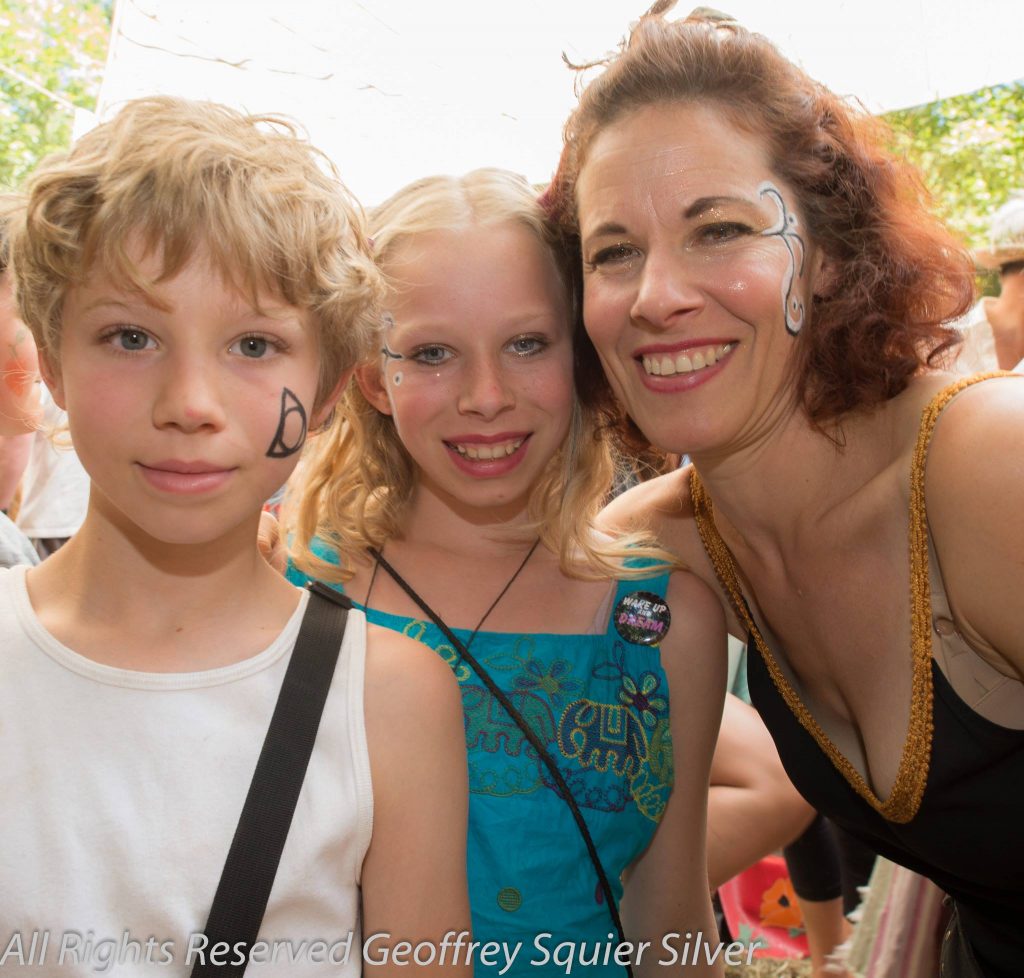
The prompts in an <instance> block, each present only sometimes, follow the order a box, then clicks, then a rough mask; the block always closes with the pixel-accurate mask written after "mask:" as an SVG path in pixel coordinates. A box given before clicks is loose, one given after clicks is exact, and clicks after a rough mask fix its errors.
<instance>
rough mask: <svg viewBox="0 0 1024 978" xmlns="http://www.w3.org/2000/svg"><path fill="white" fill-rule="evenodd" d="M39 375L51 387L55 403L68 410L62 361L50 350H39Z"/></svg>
mask: <svg viewBox="0 0 1024 978" xmlns="http://www.w3.org/2000/svg"><path fill="white" fill-rule="evenodd" d="M38 356H39V376H40V377H42V378H43V383H44V384H46V386H47V387H48V388H49V389H50V393H51V394H52V395H53V403H54V404H56V405H57V407H59V408H60V409H61V410H62V411H66V410H67V401H66V400H65V398H64V376H63V374H62V373H61V369H60V362H59V361H58V360H55V359H54V357H53V356H52V354H51V353H50V351H49V350H39V351H38Z"/></svg>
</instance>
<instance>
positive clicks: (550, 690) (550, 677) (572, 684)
mask: <svg viewBox="0 0 1024 978" xmlns="http://www.w3.org/2000/svg"><path fill="white" fill-rule="evenodd" d="M525 668H526V673H525V674H522V673H521V674H520V675H518V676H516V678H515V686H516V689H522V690H538V689H539V690H543V691H544V692H545V693H547V695H548V696H549V697H550V698H551V702H552V703H553V704H554V706H555V708H556V709H559V710H560V709H561V708H562V707H563V706H564V705H565V703H566V702H567V700H568V699H571V698H572V697H573V696H575V695H576V693H578V692H579V691H580V690H581V689H582V688H583V683H582V682H581V681H580V680H579V679H573V678H572V675H571V672H572V665H571V664H570V663H569V662H568V661H567V660H565V659H555V660H554V662H552V663H551V665H549V666H546V665H545V663H544V662H542V661H541V660H540V659H528V660H527V661H526V664H525Z"/></svg>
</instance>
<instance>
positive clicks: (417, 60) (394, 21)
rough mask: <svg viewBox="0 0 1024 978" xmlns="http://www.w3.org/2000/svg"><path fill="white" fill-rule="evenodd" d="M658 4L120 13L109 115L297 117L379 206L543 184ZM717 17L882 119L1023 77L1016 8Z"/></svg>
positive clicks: (800, 0)
mask: <svg viewBox="0 0 1024 978" xmlns="http://www.w3.org/2000/svg"><path fill="white" fill-rule="evenodd" d="M646 2H647V0H640V2H638V3H637V2H626V0H515V2H505V0H330V2H327V0H291V2H288V0H273V2H271V0H119V2H118V3H117V4H116V6H115V22H114V36H113V39H112V43H111V53H110V62H109V65H108V68H107V72H106V75H105V79H104V83H103V88H102V91H101V95H100V104H99V107H98V114H99V116H100V117H104V116H105V115H109V114H110V113H111V112H112V111H114V110H116V108H117V106H118V104H119V103H120V102H122V101H123V100H125V99H128V98H132V97H135V96H138V95H144V94H152V93H155V92H165V93H173V94H179V95H184V96H188V97H192V98H209V99H215V100H217V101H222V102H227V103H229V104H233V105H238V106H241V107H244V108H246V109H249V110H251V111H255V112H270V111H273V112H281V113H284V114H286V115H290V116H292V117H294V118H296V119H298V120H299V121H300V122H301V123H302V124H303V125H304V126H305V127H306V129H307V130H308V131H309V133H310V135H311V138H312V139H313V141H314V142H315V143H316V144H317V145H318V146H320V148H321V149H323V150H324V151H326V152H327V153H328V155H329V156H331V157H332V159H334V161H335V163H336V164H337V165H338V167H339V169H340V170H341V173H342V176H343V178H344V179H345V181H346V183H348V185H349V187H350V188H351V189H352V190H353V191H354V192H355V193H356V194H357V196H359V197H360V199H362V200H363V202H364V203H366V204H373V203H376V202H379V201H380V200H382V199H383V198H384V197H385V196H387V195H388V194H390V193H391V192H392V191H394V190H396V189H398V187H400V186H401V185H402V184H404V183H406V182H408V181H409V180H411V179H414V178H416V177H419V176H423V175H425V174H427V173H437V172H449V173H462V172H465V171H466V170H469V169H472V168H473V167H476V166H505V167H509V168H511V169H513V170H516V171H518V172H520V173H524V174H525V175H526V176H527V177H529V178H530V179H531V180H532V181H534V182H537V183H539V182H543V181H545V180H547V179H548V178H549V177H550V175H551V172H552V170H553V168H554V165H555V161H556V159H557V155H558V149H559V145H560V140H561V137H560V131H561V125H562V123H563V121H564V119H565V117H566V115H567V114H568V112H569V109H570V108H571V106H572V104H573V102H574V95H573V81H574V75H573V73H572V72H570V71H569V70H568V69H567V68H566V67H565V66H564V64H563V62H562V60H561V55H562V52H563V51H564V52H565V53H566V54H567V55H568V56H569V57H570V58H571V59H573V60H574V61H578V62H583V61H588V60H593V59H595V58H598V57H600V56H602V55H603V54H604V53H605V52H607V51H609V50H610V49H612V48H613V47H614V46H615V45H616V43H617V42H618V40H619V39H620V38H621V37H622V36H623V34H624V33H625V32H626V30H627V28H628V25H629V23H630V21H631V20H632V19H635V18H636V17H637V16H638V15H639V14H640V13H641V12H642V11H643V9H644V7H645V6H646ZM714 5H715V6H716V7H718V8H719V9H723V10H726V11H727V12H728V13H730V14H732V15H733V16H734V17H736V18H737V19H738V20H739V21H740V22H741V23H743V24H744V25H746V26H748V27H751V28H753V29H755V30H758V31H760V32H761V33H763V34H766V35H767V36H768V37H770V38H771V39H772V40H773V41H774V42H775V43H776V44H778V45H779V47H780V48H781V49H782V50H783V52H784V53H785V54H787V55H788V56H789V57H791V58H793V59H794V60H796V61H797V62H799V63H800V64H801V65H802V66H803V67H804V68H805V69H806V70H807V71H808V72H810V74H812V75H813V76H815V77H816V78H818V79H819V80H821V81H823V82H825V83H826V84H827V85H829V86H830V87H831V88H832V89H833V90H835V91H836V92H839V93H841V94H844V95H850V96H855V97H857V98H859V99H860V100H861V101H862V102H863V103H864V105H865V106H866V107H867V108H869V109H870V110H871V111H883V110H885V109H892V108H899V107H904V106H908V105H917V104H921V103H923V102H928V101H932V100H934V99H935V98H938V97H941V96H944V95H951V94H958V93H960V92H965V91H971V90H973V89H975V88H979V87H981V86H983V85H990V84H995V83H997V82H1004V81H1010V80H1013V79H1016V78H1019V77H1021V76H1024V53H1022V38H1024V4H1021V3H1019V0H1013V2H1011V0H973V2H967V0H886V2H879V0H858V2H847V0H772V2H766V0H716V2H715V4H714ZM690 9H691V4H690V3H687V2H685V0H684V2H683V3H681V5H680V7H679V8H678V10H679V12H680V13H685V12H687V11H689V10H690Z"/></svg>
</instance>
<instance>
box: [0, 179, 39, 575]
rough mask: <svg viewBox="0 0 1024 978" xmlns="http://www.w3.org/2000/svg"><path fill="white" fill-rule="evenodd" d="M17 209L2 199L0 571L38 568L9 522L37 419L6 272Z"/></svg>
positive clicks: (28, 342)
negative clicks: (12, 213)
mask: <svg viewBox="0 0 1024 978" xmlns="http://www.w3.org/2000/svg"><path fill="white" fill-rule="evenodd" d="M15 205H16V201H15V198H13V197H7V198H3V199H0V567H13V566H15V565H17V564H25V563H28V564H35V563H38V562H39V558H38V556H37V554H36V551H35V549H34V548H33V546H32V544H31V541H30V540H29V539H28V537H27V536H26V535H25V534H24V533H23V532H22V531H21V530H20V529H19V528H18V527H17V526H16V525H15V524H14V523H13V522H12V521H11V519H10V518H9V516H8V510H9V509H10V508H11V506H12V504H13V503H14V501H15V498H16V496H17V491H18V485H19V483H20V481H21V477H22V473H23V472H24V471H25V466H26V464H27V463H28V458H29V452H30V451H31V444H32V441H33V438H34V435H33V431H34V430H35V428H36V427H37V426H38V424H39V416H40V398H39V388H40V383H39V363H38V359H37V357H36V344H35V341H34V340H33V339H32V334H31V332H30V331H29V329H28V327H27V326H26V325H25V324H24V323H23V322H22V321H21V317H20V316H19V315H18V309H17V306H16V304H15V301H14V288H13V279H12V278H11V274H10V270H9V269H8V267H7V264H8V262H7V259H8V254H7V251H8V249H7V213H6V212H7V211H8V210H9V209H12V208H13V207H14V206H15Z"/></svg>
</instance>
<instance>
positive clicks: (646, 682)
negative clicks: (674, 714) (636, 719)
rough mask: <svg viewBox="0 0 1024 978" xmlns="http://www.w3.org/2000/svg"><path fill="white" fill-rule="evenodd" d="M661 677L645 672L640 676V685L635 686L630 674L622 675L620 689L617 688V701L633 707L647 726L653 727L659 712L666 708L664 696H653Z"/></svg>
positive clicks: (666, 703)
mask: <svg viewBox="0 0 1024 978" xmlns="http://www.w3.org/2000/svg"><path fill="white" fill-rule="evenodd" d="M660 685H661V679H660V678H659V677H658V676H656V675H655V674H654V673H653V672H645V673H644V674H643V675H642V676H641V677H640V686H639V688H637V684H636V682H634V680H633V677H632V676H623V677H622V689H620V690H619V702H620V703H624V704H625V705H626V706H631V707H633V709H634V710H636V711H637V713H639V714H640V719H641V720H642V721H643V723H644V725H645V726H647V727H653V726H654V725H655V724H656V723H657V722H658V717H659V715H660V714H662V713H664V712H665V710H667V709H668V702H667V701H666V700H665V697H664V696H655V695H654V694H655V693H657V692H658V687H659V686H660Z"/></svg>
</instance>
